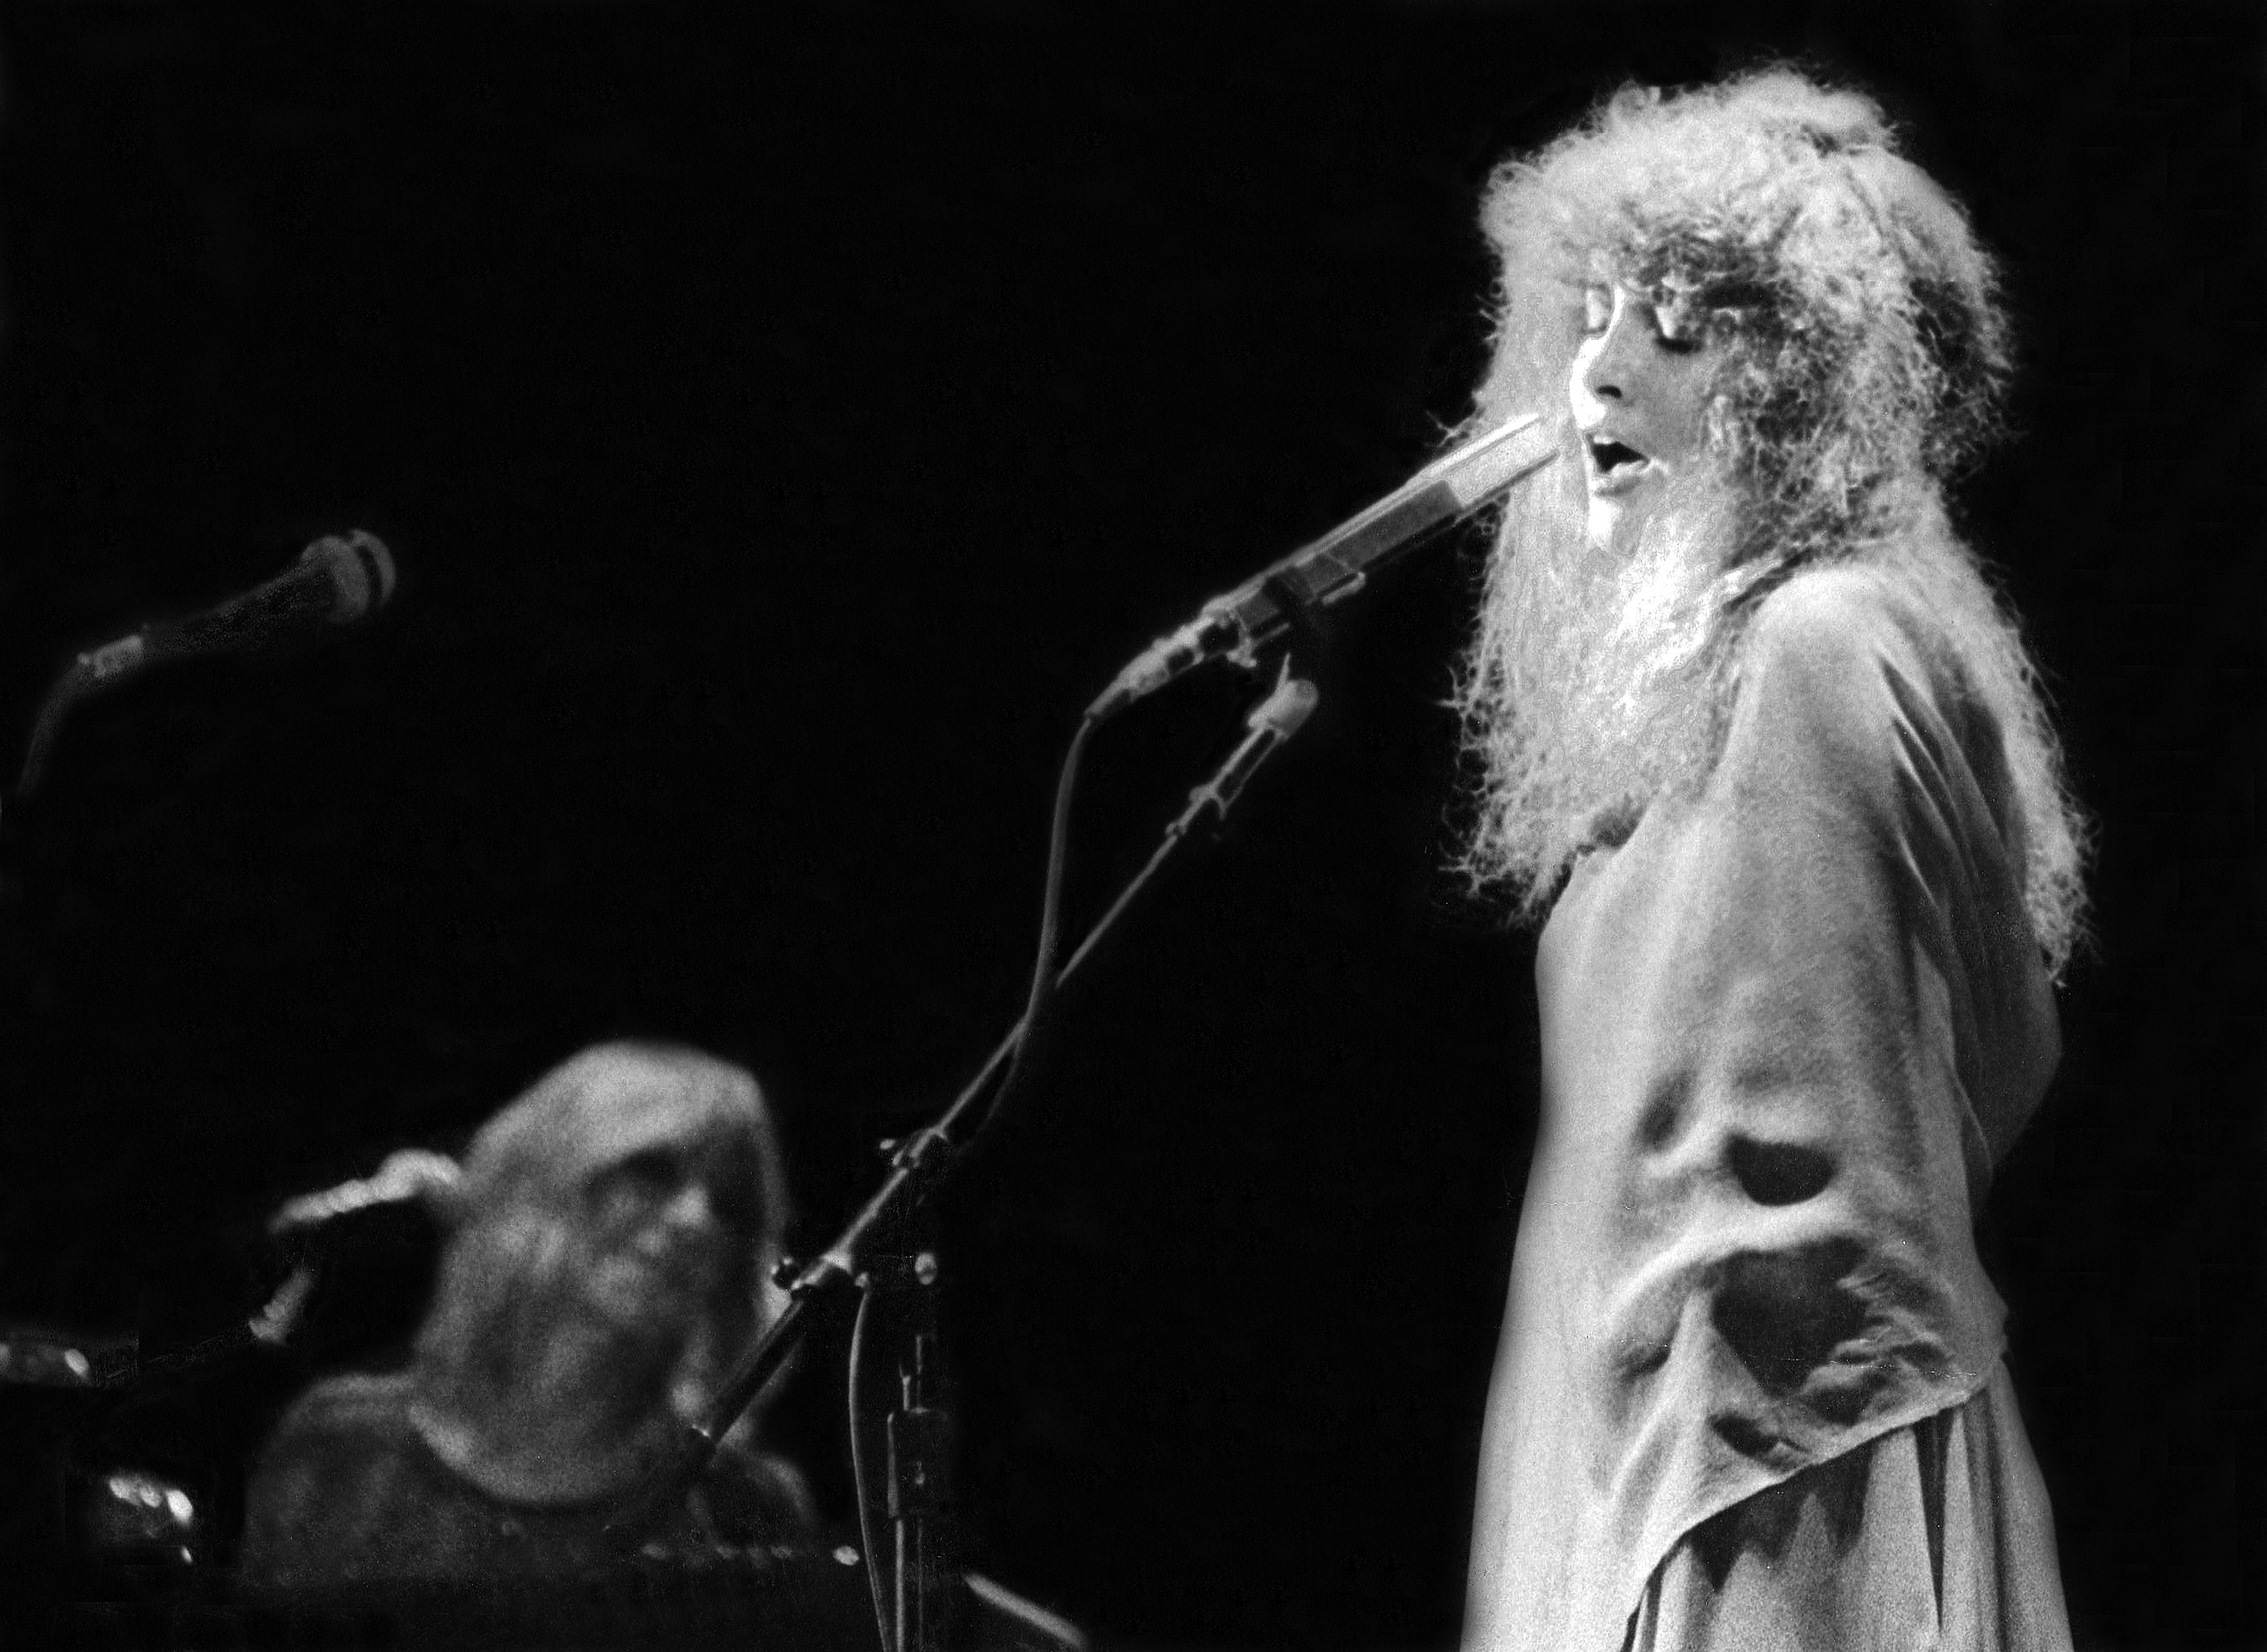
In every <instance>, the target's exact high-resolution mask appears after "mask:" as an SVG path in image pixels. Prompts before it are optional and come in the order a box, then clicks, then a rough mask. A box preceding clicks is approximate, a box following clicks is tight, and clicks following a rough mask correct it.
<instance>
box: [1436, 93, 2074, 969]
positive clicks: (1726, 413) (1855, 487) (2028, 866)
mask: <svg viewBox="0 0 2267 1652" xmlns="http://www.w3.org/2000/svg"><path fill="white" fill-rule="evenodd" d="M1481 223H1482V225H1483V227H1484V229H1485V230H1486V233H1487V235H1488V237H1489V239H1490V240H1491V241H1492V242H1493V244H1494V246H1495V247H1496V249H1497V251H1498V253H1500V258H1501V268H1502V278H1501V283H1500V288H1499V291H1498V294H1497V304H1496V309H1495V327H1494V341H1493V357H1492V360H1491V363H1490V366H1489V370H1488V371H1487V374H1486V378H1485V379H1484V380H1483V382H1482V383H1481V385H1480V386H1479V389H1478V393H1477V396H1476V408H1475V413H1474V417H1473V421H1472V422H1473V423H1474V424H1477V425H1486V424H1492V423H1494V422H1497V421H1499V420H1500V419H1502V418H1504V417H1507V416H1509V415H1512V414H1514V413H1518V412H1525V411H1529V410H1532V409H1536V408H1562V407H1564V406H1565V402H1566V374H1567V370H1568V367H1569V364H1570V363H1571V362H1572V359H1573V356H1574V349H1575V344H1576V341H1577V338H1578V336H1579V333H1580V327H1581V297H1580V295H1581V288H1582V287H1583V286H1584V285H1585V284H1588V283H1593V282H1596V281H1597V280H1600V279H1602V278H1605V279H1611V280H1615V281H1618V282H1621V283H1625V284H1626V285H1628V286H1630V287H1631V288H1632V289H1633V290H1638V291H1640V292H1643V293H1645V294H1647V295H1648V296H1649V297H1652V298H1653V299H1654V301H1655V302H1656V303H1658V304H1661V305H1663V306H1668V307H1674V308H1675V309H1676V310H1677V311H1679V312H1681V313H1682V315H1683V316H1684V318H1685V320H1686V324H1687V325H1688V326H1689V327H1695V328H1697V329H1698V331H1699V333H1700V334H1703V335H1705V336H1706V337H1707V338H1708V339H1710V340H1711V341H1713V342H1714V343H1715V344H1717V345H1718V346H1720V350H1719V356H1720V362H1721V366H1720V370H1719V371H1718V374H1717V377H1716V379H1715V383H1714V385H1713V391H1714V395H1713V403H1712V407H1711V410H1710V414H1709V424H1708V439H1709V444H1710V447H1711V450H1712V451H1713V452H1714V453H1715V454H1716V456H1717V457H1718V459H1719V460H1720V463H1721V466H1722V467H1723V471H1724V474H1726V476H1727V478H1728V480H1729V481H1730V482H1731V483H1732V484H1733V486H1734V487H1735V489H1736V490H1737V492H1738V494H1739V496H1740V497H1741V499H1742V504H1743V507H1744V508H1743V510H1742V523H1741V525H1740V529H1739V532H1737V533H1736V535H1735V538H1734V540H1733V542H1732V543H1731V545H1730V546H1729V547H1728V549H1727V552H1726V556H1725V567H1724V569H1723V576H1724V578H1725V581H1726V588H1725V591H1724V592H1723V603H1722V613H1723V614H1724V616H1725V623H1726V625H1727V627H1728V628H1730V632H1731V633H1732V634H1735V633H1736V628H1738V626H1739V625H1740V623H1741V621H1742V620H1743V619H1744V617H1745V616H1746V615H1747V614H1748V613H1752V611H1753V608H1754V606H1755V604H1756V603H1757V602H1758V601H1759V600H1760V599H1761V598H1762V597H1763V596H1764V594H1765V593H1766V592H1768V591H1770V590H1772V588H1774V587H1776V586H1777V585H1778V584H1781V583H1783V582H1784V581H1785V580H1786V579H1787V578H1789V577H1791V576H1793V575H1794V573H1796V572H1797V571H1799V570H1800V569H1802V568H1804V567H1806V566H1810V565H1823V564H1824V563H1828V562H1837V561H1862V562H1870V563H1874V564H1877V565H1880V566H1882V567H1883V568H1884V569H1886V570H1887V571H1889V572H1890V573H1891V574H1892V575H1893V576H1897V577H1899V578H1900V579H1901V580H1902V581H1904V583H1906V584H1909V585H1910V586H1911V589H1912V590H1913V591H1915V593H1916V594H1917V595H1918V596H1919V597H1920V598H1922V599H1923V600H1924V601H1926V602H1927V603H1928V604H1929V606H1931V607H1932V608H1933V609H1934V610H1935V611H1936V612H1937V613H1938V614H1939V616H1940V618H1941V620H1942V621H1943V623H1944V625H1945V628H1946V631H1947V633H1948V635H1949V636H1950V638H1951V639H1952V642H1953V643H1954V646H1955V650H1956V651H1957V652H1958V654H1959V656H1960V657H1961V663H1962V666H1963V671H1964V672H1965V674H1966V675H1967V676H1968V678H1969V679H1970V686H1971V687H1972V689H1973V691H1974V692H1975V693H1976V694H1977V696H1978V698H1979V699H1981V700H1982V701H1985V703H1986V704H1987V705H1988V706H1989V707H1990V708H1991V709H1992V711H1993V712H1994V713H1995V714H1996V715H1997V716H1998V719H1999V723H2000V726H2001V729H2002V731H2003V733H2004V737H2005V739H2006V742H2007V763H2008V768H2009V772H2010V775H2011V777H2012V779H2013V781H2014V788H2015V792H2016V796H2017V797H2018V798H2019V800H2020V802H2021V815H2022V819H2021V823H2020V828H2019V830H2018V832H2017V833H2016V834H2015V836H2016V840H2017V841H2014V843H2013V844H2011V848H2013V850H2014V852H2015V853H2016V854H2017V855H2020V856H2021V859H2022V861H2023V863H2024V868H2025V872H2024V886H2025V895H2026V903H2027V905H2028V907H2029V911H2030V915H2031V920H2032V923H2033V927H2034V928H2035V929H2036V931H2037V934H2038V939H2039V942H2040V945H2041V947H2042V949H2043V951H2044V953H2045V955H2046V957H2047V958H2048V960H2049V963H2050V966H2051V967H2052V968H2054V969H2056V970H2059V969H2060V967H2061V966H2062V965H2063V963H2064V962H2065V959H2066V958H2067V957H2068V954H2069V951H2070V949H2071V946H2072V944H2073V941H2074V939H2075V937H2076V936H2077V934H2078V932H2079V930H2080V927H2081V914H2082V909H2083V906H2084V893H2083V885H2082V872H2083V863H2084V858H2085V845H2086V829H2085V823H2084V819H2083V816H2082V814H2081V813H2080V810H2079V809H2078V807H2077V805H2076V804H2075V802H2074V800H2073V798H2072V797H2071V795H2070V792H2069V789H2068V787H2067V785H2066V782H2065V777H2064V770H2063V763H2062V757H2061V752H2060V748H2059V745H2058V742H2057V740H2056V738H2055V734H2054V731H2053V727H2052V724H2051V721H2050V720H2049V717H2048V715H2047V709H2046V705H2045V701H2044V698H2043V694H2042V691H2041V687H2040V685H2039V682H2038V679H2037V674H2036V669H2035V668H2034V666H2033V664H2032V662H2031V660H2030V657H2029V654H2028V652H2027V651H2026V650H2025V649H2024V647H2023V643H2022V640H2021V634H2020V630H2019V628H2018V627H2017V625H2016V622H2015V620H2014V617H2013V615H2012V614H2011V613H2009V612H2008V611H2007V608H2006V607H2005V606H2004V605H2003V604H2002V603H2001V602H2000V601H1999V598H1998V596H1997V595H1996V593H1995V592H1994V591H1992V587H1991V585H1990V584H1989V582H1988V581H1987V580H1986V579H1985V576H1984V574H1983V572H1982V570H1981V569H1980V568H1979V567H1978V566H1977V562H1976V559H1975V557H1974V555H1973V554H1972V553H1971V552H1970V550H1969V549H1968V547H1966V546H1964V545H1963V544H1962V543H1961V542H1960V540H1958V539H1957V538H1956V537H1955V535H1954V534H1953V533H1952V532H1951V530H1950V528H1949V527H1948V525H1947V523H1946V519H1945V515H1944V510H1943V488H1944V487H1945V484H1946V483H1947V482H1948V481H1949V480H1950V479H1951V478H1952V477H1954V476H1955V474H1958V473H1959V472H1960V471H1961V470H1962V468H1963V466H1966V465H1968V464H1970V462H1972V461H1973V460H1974V459H1976V457H1977V455H1978V454H1979V453H1980V452H1982V450H1983V449H1984V448H1985V446H1987V445H1988V444H1990V442H1991V441H1992V440H1993V439H1994V438H1995V437H1997V436H1998V435H1999V431H2000V407H2001V400H2002V397H2003V394H2004V392H2005V389H2006V385H2007V379H2008V376H2009V371H2010V349H2009V341H2008V327H2007V318H2006V314H2005V312H2004V310H2003V308H2002V306H2001V304H2000V300H1999V277H1998V273H1997V271H1996V269H1995V268H1994V266H1993V264H1992V260H1991V259H1990V257H1989V256H1988V255H1987V254H1986V253H1985V251H1984V250H1983V248H1982V247H1981V246H1979V245H1978V244H1977V240H1976V238H1975V236H1974V234H1973V232H1972V231H1971V230H1970V226H1969V224H1968V220H1967V217H1966V216H1965V214H1964V213H1963V211H1962V210H1961V209H1960V207H1959V205H1958V204H1957V203H1956V202H1955V201H1954V200H1953V199H1952V197H1951V196H1950V195H1948V194H1947V193H1946V192H1945V191H1944V190H1943V189H1942V188H1941V187H1939V186H1938V185H1937V184H1936V183H1935V182H1934V181H1933V180H1931V179H1930V178H1929V177H1928V175H1927V174H1926V173H1923V172H1922V171H1921V170H1920V168H1919V167H1918V166H1916V165H1913V164H1912V163H1911V161H1909V160H1907V159H1906V158H1904V156H1903V155H1901V154H1899V153H1898V151H1897V141H1896V136H1895V134H1894V132H1893V131H1892V129H1891V128H1890V127H1889V123H1888V121H1886V119H1885V118H1884V117H1883V115H1882V111H1881V109H1880V107H1879V106H1877V105H1876V104H1874V101H1873V100H1872V99H1868V98H1867V97H1865V96H1863V95H1862V94H1860V93H1858V92H1850V91H1845V90H1835V89H1830V88H1827V87H1823V86H1821V85H1819V84H1816V83H1814V82H1813V81H1811V80H1809V79H1808V78H1806V77H1803V76H1802V75H1801V74H1798V73H1796V72H1794V70H1788V69H1784V68H1772V69H1768V70H1760V71H1757V72H1755V73H1752V74H1749V75H1745V76H1742V77H1737V78H1735V79H1733V80H1729V81H1727V82H1725V83H1723V84H1718V85H1713V86H1709V87H1705V88H1701V89H1698V90H1696V91H1692V92H1684V93H1682V94H1678V95H1673V96H1664V95H1663V94H1662V93H1660V92H1656V91H1654V90H1651V89H1646V88H1639V87H1626V88H1624V89H1623V90H1622V91H1620V92H1616V93H1615V94H1613V95H1612V96H1611V97H1610V98H1608V99H1605V100H1604V101H1603V103H1601V104H1600V105H1599V106H1597V108H1596V109H1595V110H1594V111H1593V112H1592V113H1591V114H1589V116H1588V117H1587V118H1586V119H1585V120H1583V121H1581V122H1580V123H1579V124H1577V125H1576V126H1575V127H1574V128H1573V129H1572V130H1570V131H1568V132H1566V134H1564V135H1563V136H1560V137H1559V138H1558V139H1557V140H1555V141H1554V142H1552V143H1549V144H1547V145H1545V146H1544V148H1543V149H1542V150H1541V151H1538V152H1537V153H1536V154H1535V155H1533V156H1531V157H1529V158H1523V159H1517V160H1514V161H1511V162H1508V163H1507V164H1505V165H1503V166H1501V167H1500V168H1499V169H1498V170H1497V172H1496V173H1495V174H1494V176H1493V179H1492V180H1491V181H1490V184H1489V187H1488V190H1487V194H1486V202H1485V204H1484V206H1483V209H1482V212H1481ZM1559 469H1560V470H1562V471H1564V470H1570V469H1571V467H1569V466H1559ZM1573 486H1574V481H1573V480H1572V479H1571V478H1568V477H1561V478H1559V488H1558V489H1557V491H1556V492H1552V491H1551V490H1549V489H1547V488H1537V489H1533V490H1531V491H1532V492H1533V493H1534V494H1536V495H1537V498H1535V499H1533V500H1529V501H1516V500H1515V502H1514V505H1513V507H1512V510H1514V511H1515V512H1516V511H1522V510H1523V511H1525V512H1526V513H1527V516H1528V517H1529V518H1538V517H1539V515H1540V514H1548V513H1555V514H1558V515H1561V516H1563V515H1564V513H1565V508H1566V504H1567V503H1568V502H1567V501H1566V499H1563V498H1561V497H1559V494H1563V493H1564V492H1565V491H1566V489H1567V488H1572V487H1573ZM1524 525H1525V524H1523V523H1522V519H1521V518H1520V517H1518V516H1517V515H1513V516H1509V517H1508V518H1507V522H1506V532H1505V540H1504V545H1505V549H1504V550H1501V551H1500V552H1499V554H1509V550H1510V547H1514V546H1515V545H1516V544H1518V543H1519V542H1520V540H1521V538H1522V527H1523V526H1524ZM1533 525H1534V527H1535V528H1536V530H1537V532H1546V531H1549V529H1548V525H1546V524H1545V523H1544V522H1543V521H1541V520H1539V519H1537V520H1535V521H1534V522H1533ZM1485 671H1486V664H1485V662H1476V663H1475V664H1474V665H1473V666H1472V667H1471V668H1470V669H1469V671H1468V677H1467V680H1466V682H1465V684H1464V687H1463V689H1462V690H1461V692H1460V696H1459V697H1460V701H1461V703H1462V704H1463V705H1464V708H1465V709H1466V712H1467V716H1468V720H1469V719H1470V718H1471V716H1473V714H1474V713H1475V711H1476V710H1481V709H1485V708H1486V705H1487V704H1488V703H1489V702H1490V701H1491V698H1492V696H1491V695H1490V694H1488V693H1487V685H1486V683H1485V682H1484V681H1481V680H1476V679H1475V678H1474V676H1473V674H1472V673H1475V672H1485ZM1723 675H1724V679H1725V680H1726V681H1727V682H1728V681H1729V680H1730V679H1731V675H1732V674H1731V673H1724V674H1723ZM1476 743H1477V744H1479V745H1481V746H1482V747H1483V750H1485V747H1486V741H1485V739H1482V740H1480V741H1478V742H1476Z"/></svg>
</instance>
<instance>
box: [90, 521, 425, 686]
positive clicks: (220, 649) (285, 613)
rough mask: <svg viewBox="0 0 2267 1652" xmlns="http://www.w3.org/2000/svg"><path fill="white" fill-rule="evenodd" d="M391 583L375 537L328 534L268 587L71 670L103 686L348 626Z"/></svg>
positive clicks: (388, 591) (160, 627) (163, 623)
mask: <svg viewBox="0 0 2267 1652" xmlns="http://www.w3.org/2000/svg"><path fill="white" fill-rule="evenodd" d="M393 584H394V573H393V552H391V551H389V550H387V549H386V548H385V543H384V541H382V540H379V539H378V536H377V535H376V534H374V533H365V532H362V531H361V530H360V529H356V531H355V532H351V533H345V534H337V533H332V534H326V535H325V536H324V537H323V538H321V539H319V540H316V541H315V542H314V543H313V544H312V545H310V546H309V547H307V548H306V549H305V550H304V551H302V552H300V553H299V560H298V561H297V562H294V563H292V564H291V566H290V567H289V568H287V569H284V570H283V571H282V573H280V574H278V575H276V576H275V578H273V579H271V580H269V581H268V583H267V584H264V585H255V586H253V588H252V589H251V590H250V591H245V592H244V593H242V594H241V595H240V596H235V597H231V598H229V599H228V600H227V601H226V602H224V603H220V604H218V605H217V606H214V607H210V608H208V609H206V610H205V611H204V612H203V613H195V614H191V615H190V616H189V617H188V618H187V619H185V620H153V621H152V622H151V623H150V624H148V625H145V626H143V628H141V629H140V630H138V631H136V632H135V633H133V634H132V635H128V636H122V637H120V638H119V639H118V640H117V641H116V642H106V643H104V644H103V645H102V646H101V647H99V648H95V649H90V650H87V651H86V652H85V653H84V654H81V655H80V656H79V657H78V662H77V669H78V670H80V671H82V672H84V675H85V676H86V678H87V680H88V682H89V683H90V684H91V685H105V686H106V685H108V684H111V683H114V682H116V681H117V680H119V679H121V678H122V677H126V676H130V675H131V674H133V673H134V672H138V671H141V670H143V669H145V668H147V667H149V666H150V665H154V664H159V663H161V662H163V661H166V660H175V659H193V658H195V657H198V656H200V655H204V654H233V653H239V652H250V651H252V650H256V649H260V648H265V647H268V645H270V644H272V643H275V642H282V641H283V640H284V639H286V638H288V637H290V636H293V635H297V634H298V633H301V632H304V631H312V630H313V629H315V628H318V627H319V626H324V625H353V624H354V623H356V621H357V620H364V619H367V618H368V617H369V616H370V615H371V614H373V613H377V612H378V609H380V608H382V607H384V606H385V603H386V599H387V598H390V597H392V596H393Z"/></svg>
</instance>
